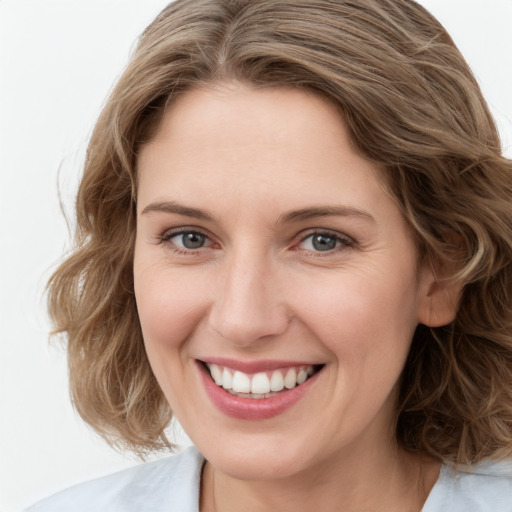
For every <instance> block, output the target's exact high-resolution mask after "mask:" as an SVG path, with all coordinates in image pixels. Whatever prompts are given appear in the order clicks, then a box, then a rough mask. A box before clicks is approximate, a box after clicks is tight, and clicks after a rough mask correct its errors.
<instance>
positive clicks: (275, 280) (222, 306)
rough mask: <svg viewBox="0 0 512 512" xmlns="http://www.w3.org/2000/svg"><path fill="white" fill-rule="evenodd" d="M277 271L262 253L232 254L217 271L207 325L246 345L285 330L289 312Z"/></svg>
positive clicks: (239, 343)
mask: <svg viewBox="0 0 512 512" xmlns="http://www.w3.org/2000/svg"><path fill="white" fill-rule="evenodd" d="M278 274H279V272H278V271H277V269H276V268H275V265H272V264H271V262H269V261H268V258H265V257H259V258H257V257H255V256H254V254H247V253H246V254H238V255H234V256H233V257H232V258H231V259H230V261H226V263H225V267H224V268H223V271H222V272H221V273H220V275H219V276H218V277H219V281H218V283H220V285H219V286H218V287H217V288H218V289H217V290H216V291H215V299H214V301H213V304H212V307H211V309H210V314H209V325H210V327H211V328H212V329H213V330H214V331H216V332H217V333H218V334H220V335H221V336H222V338H223V339H225V340H227V341H229V342H231V343H233V344H236V345H239V346H244V347H248V346H250V345H252V344H253V343H255V342H258V341H262V340H263V339H269V337H272V336H277V335H279V334H282V333H284V332H285V331H286V329H287V327H288V324H289V321H290V316H291V315H290V314H289V311H288V308H287V307H286V304H285V302H284V300H283V293H282V286H281V284H280V282H281V281H282V279H279V275H278Z"/></svg>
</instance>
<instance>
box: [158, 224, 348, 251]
mask: <svg viewBox="0 0 512 512" xmlns="http://www.w3.org/2000/svg"><path fill="white" fill-rule="evenodd" d="M186 234H191V235H199V236H202V237H205V238H206V239H207V240H210V242H211V239H210V237H209V236H208V235H207V234H205V233H203V232H201V231H199V230H197V229H193V228H178V229H173V230H168V231H165V232H164V233H162V234H161V235H160V236H158V244H167V243H169V242H170V241H171V239H172V238H174V237H177V236H180V235H186ZM314 236H317V237H321V236H323V237H326V238H331V239H334V240H335V242H336V244H337V246H336V247H334V248H333V249H329V250H326V251H318V250H310V249H305V250H306V251H307V252H308V253H310V254H312V255H314V256H315V257H322V256H324V255H325V256H328V255H332V254H334V253H337V252H338V250H340V249H349V248H352V247H354V246H355V245H356V243H355V241H354V240H353V239H352V238H350V237H349V236H347V235H342V234H339V233H336V232H335V231H327V230H316V231H308V233H307V234H305V235H302V236H301V237H300V239H299V241H298V242H297V243H295V244H294V245H293V248H294V250H300V248H299V247H298V246H299V245H300V244H302V243H304V242H305V241H306V240H308V239H312V238H313V237H314ZM171 245H172V247H171V250H172V251H173V252H175V253H177V254H184V255H191V254H195V253H198V252H199V251H200V250H201V249H205V248H209V247H210V246H206V247H204V246H203V247H198V248H196V249H186V248H185V249H183V248H181V247H178V246H176V245H175V244H172V243H171Z"/></svg>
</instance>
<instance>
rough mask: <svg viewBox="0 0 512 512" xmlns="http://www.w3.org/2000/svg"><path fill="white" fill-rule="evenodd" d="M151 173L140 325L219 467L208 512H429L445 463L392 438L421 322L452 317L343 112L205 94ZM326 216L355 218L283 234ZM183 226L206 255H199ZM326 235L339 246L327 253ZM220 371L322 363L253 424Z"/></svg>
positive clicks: (180, 407)
mask: <svg viewBox="0 0 512 512" xmlns="http://www.w3.org/2000/svg"><path fill="white" fill-rule="evenodd" d="M138 170H139V178H140V181H139V190H138V198H137V209H138V225H137V238H136V245H135V259H134V276H135V294H136V299H137V305H138V311H139V316H140V322H141V326H142V332H143V336H144V340H145V344H146V350H147V353H148V357H149V360H150V363H151V365H152V368H153V371H154V373H155V376H156V378H157V380H158V382H159V384H160V386H161V387H162V390H163V392H164V394H165V396H166V398H167V400H168V401H169V403H170V405H171V407H172V409H173V411H174V413H175V414H176V416H177V418H178V419H179V421H180V422H181V424H182V425H183V427H184V429H185V431H186V432H187V433H188V435H189V436H190V438H191V439H192V441H193V442H194V444H195V445H196V446H197V447H198V449H199V451H200V452H201V453H202V454H203V455H204V456H205V457H206V459H207V461H208V463H207V464H206V466H205V469H204V473H203V479H202V494H201V511H208V510H216V511H217V512H226V511H235V510H246V511H253V512H256V511H259V510H278V511H285V510H286V511H288V510H294V511H301V510H304V511H311V510H319V511H328V512H330V511H332V510H343V511H345V512H350V511H353V512H356V511H357V512H362V511H364V512H366V511H368V512H370V511H375V510H379V511H386V510H389V511H394V512H397V511H408V512H411V511H419V510H420V509H421V507H422V505H423V503H424V501H425V499H426V497H427V495H428V492H429V491H430V489H431V487H432V486H433V484H434V482H435V480H436V478H437V475H438V471H439V466H438V464H435V463H433V462H429V461H428V460H426V459H425V460H422V459H420V458H418V457H416V456H413V455H410V454H406V453H404V452H403V451H402V450H401V449H400V448H399V447H398V446H397V444H396V442H395V438H394V417H395V415H394V410H395V406H396V396H397V381H398V379H399V376H400V373H401V371H402V368H403V365H404V363H405V360H406V357H407V353H408V350H409V346H410V343H411V339H412V336H413V333H414V330H415V328H416V326H417V325H418V323H424V324H427V325H442V324H445V323H448V322H449V321H451V319H452V318H453V315H454V307H453V301H452V295H451V293H450V290H447V289H446V286H447V285H446V286H445V285H443V286H441V285H440V284H438V283H436V281H435V278H434V273H433V271H432V270H431V269H430V267H420V266H419V264H418V254H417V252H416V249H415V245H414V242H413V240H412V237H411V233H410V231H409V228H408V226H407V224H406V222H405V220H404V219H403V217H402V215H401V213H400V211H399V209H398V207H397V205H396V204H395V202H394V201H393V199H392V198H391V196H390V195H389V194H388V193H387V192H386V190H385V188H384V186H383V182H382V176H381V174H382V170H381V169H378V168H376V167H375V165H373V164H372V163H370V162H368V161H367V160H365V159H364V158H363V157H362V156H360V155H359V154H357V153H356V152H355V150H354V149H353V147H352V146H351V144H350V141H349V138H348V135H347V132H346V128H345V126H344V123H343V119H342V118H341V116H340V114H339V113H338V112H337V111H336V109H334V108H333V107H332V106H331V105H330V104H328V103H327V102H326V101H324V100H323V99H322V98H319V97H318V96H316V95H313V94H311V93H307V92H305V91H300V90H292V89H286V88H280V89H279V88H278V89H272V90H268V89H266V90H255V89H251V88H249V87H246V86H242V85H239V84H220V85H217V86H216V87H210V88H202V89H195V90H192V91H189V92H188V93H186V94H185V95H184V96H182V97H181V98H180V99H179V100H178V101H177V102H176V103H175V104H173V105H172V106H171V107H170V108H169V110H168V111H167V113H166V115H165V117H164V119H163V121H162V123H161V125H160V127H159V129H158V130H157V133H156V136H155V137H154V139H153V140H152V141H151V142H150V143H148V144H146V145H145V146H144V147H143V148H142V149H141V151H140V154H139V158H138ZM162 203H166V204H167V206H166V207H165V208H164V207H162ZM169 204H172V206H173V207H172V208H169ZM176 204H179V205H181V206H184V207H187V208H195V209H202V210H206V211H207V212H208V214H209V216H210V217H211V218H208V219H206V218H198V216H197V215H196V214H194V215H191V214H190V212H187V211H181V212H176V211H170V210H175V208H174V206H175V205H176ZM318 207H322V208H326V207H336V208H342V209H344V212H342V213H343V214H337V215H312V216H310V217H308V218H304V216H303V217H297V216H296V218H294V219H288V220H286V221H283V217H284V216H285V215H286V214H288V213H289V212H293V211H297V210H302V209H310V208H318ZM338 213H339V212H338ZM180 229H184V230H185V231H187V230H188V231H189V232H190V231H193V232H198V233H201V234H202V235H204V236H205V237H204V239H201V240H204V245H203V246H201V247H199V248H197V249H193V250H192V249H187V248H186V247H184V245H183V237H182V235H180V234H176V230H178V231H179V230H180ZM315 232H316V233H317V232H321V233H324V232H328V233H330V234H331V236H332V237H333V239H335V240H338V242H337V244H336V246H335V247H334V248H333V249H331V250H328V251H319V250H317V248H316V247H315V246H313V244H312V238H311V236H310V235H311V234H312V233H315ZM336 237H339V239H336ZM208 357H228V358H234V359H236V360H241V361H254V360H262V359H264V360H274V359H278V360H292V361H301V362H310V363H312V364H323V365H325V366H324V368H323V370H322V371H321V372H320V374H319V375H318V378H317V380H316V382H315V384H314V386H312V387H311V389H310V390H309V391H308V392H307V393H306V394H305V395H304V396H303V397H302V399H301V400H300V401H299V402H298V403H296V404H295V405H294V406H293V407H291V408H290V409H287V410H286V411H284V412H283V413H282V414H279V415H277V416H276V417H273V418H269V419H265V420H251V421H248V420H242V419H236V418H231V417H228V416H226V415H224V414H223V413H222V412H220V411H219V410H218V409H217V408H216V407H215V406H214V405H213V404H212V402H211V401H210V399H209V397H208V395H207V394H206V392H205V389H204V386H203V384H202V381H201V379H200V378H199V372H198V366H197V360H198V359H199V360H205V359H207V358H208Z"/></svg>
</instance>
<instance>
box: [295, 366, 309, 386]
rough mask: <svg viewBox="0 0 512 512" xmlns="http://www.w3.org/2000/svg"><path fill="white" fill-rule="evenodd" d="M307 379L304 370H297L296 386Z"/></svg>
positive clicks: (306, 373)
mask: <svg viewBox="0 0 512 512" xmlns="http://www.w3.org/2000/svg"><path fill="white" fill-rule="evenodd" d="M307 378H308V372H307V371H306V370H304V368H301V369H300V370H299V373H298V374H297V384H302V383H303V382H306V379H307Z"/></svg>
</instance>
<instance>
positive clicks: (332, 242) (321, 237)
mask: <svg viewBox="0 0 512 512" xmlns="http://www.w3.org/2000/svg"><path fill="white" fill-rule="evenodd" d="M351 245H352V242H351V240H350V239H349V238H347V237H343V236H340V235H336V234H334V233H311V234H310V235H308V236H306V237H305V238H303V239H302V241H301V243H300V247H301V248H302V249H306V250H308V251H315V252H328V251H333V250H334V249H337V248H338V247H340V246H351Z"/></svg>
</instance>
